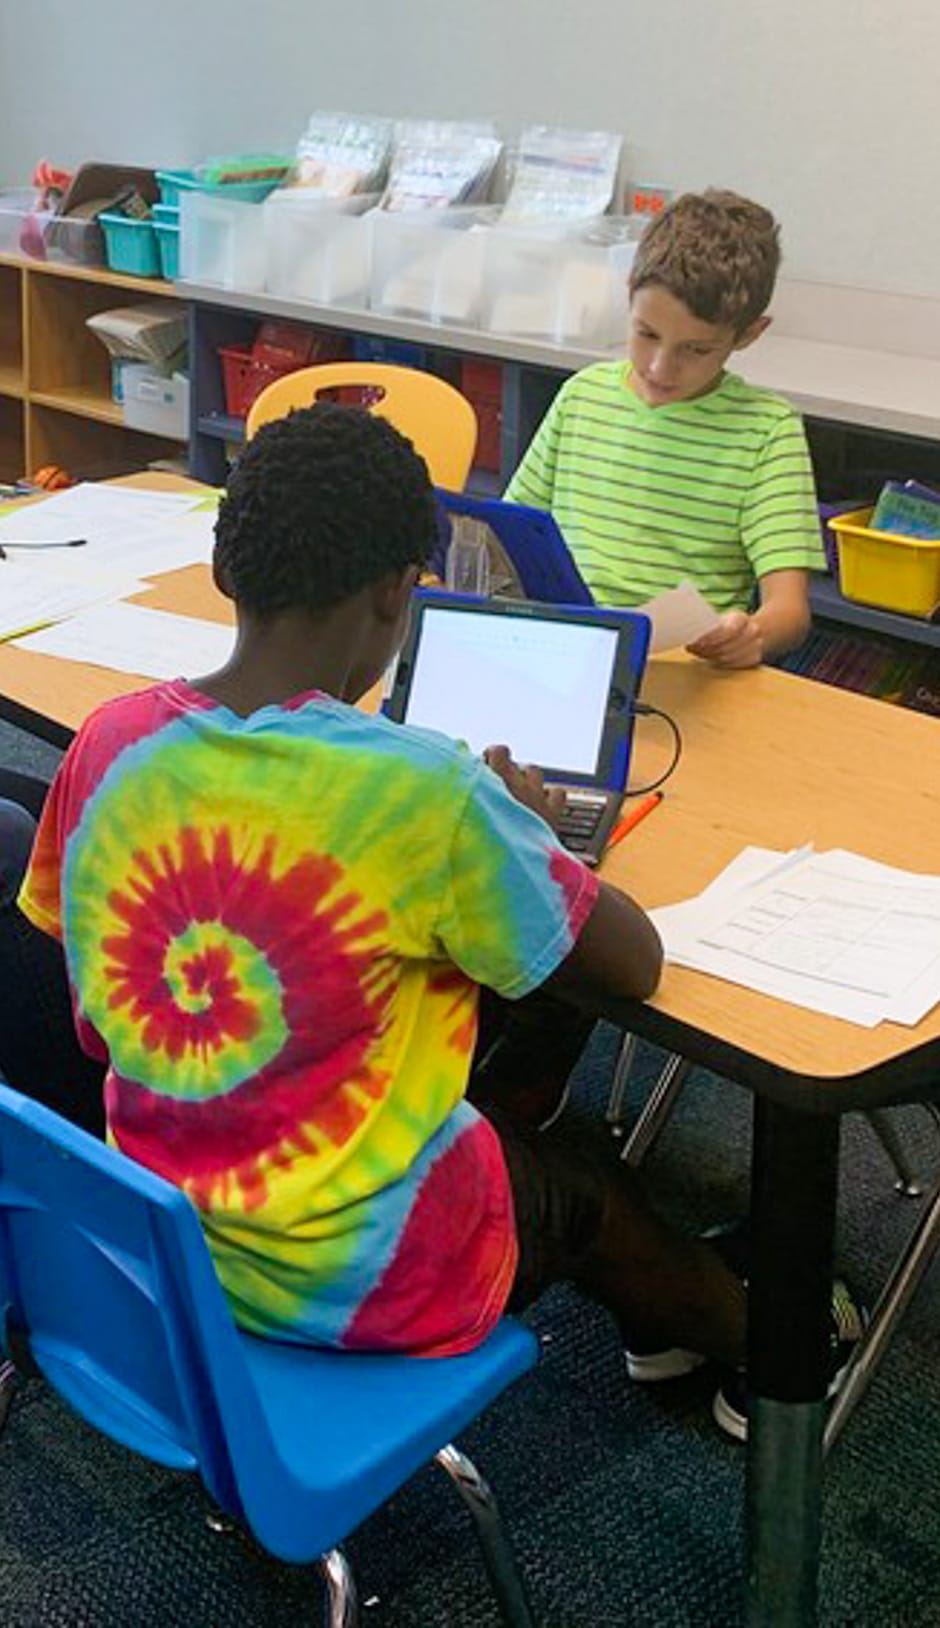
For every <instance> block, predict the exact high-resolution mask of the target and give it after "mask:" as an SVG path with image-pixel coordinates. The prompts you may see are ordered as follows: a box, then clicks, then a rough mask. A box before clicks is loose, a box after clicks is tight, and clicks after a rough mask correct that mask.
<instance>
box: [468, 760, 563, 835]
mask: <svg viewBox="0 0 940 1628" xmlns="http://www.w3.org/2000/svg"><path fill="white" fill-rule="evenodd" d="M483 761H484V763H485V764H487V765H488V767H489V768H491V769H492V771H493V773H494V774H498V775H499V778H500V780H501V781H502V782H503V785H504V786H505V787H506V790H507V791H508V792H511V793H512V796H513V797H515V799H516V802H517V803H524V804H525V807H526V808H531V810H532V812H533V814H538V815H540V816H541V818H542V819H543V820H544V821H545V822H546V824H547V825H550V826H551V828H552V830H553V831H554V830H556V829H557V826H558V822H559V820H560V819H561V817H562V815H563V813H564V811H565V794H564V791H563V790H562V788H561V786H553V787H552V789H551V791H546V790H545V778H544V776H543V774H542V771H541V769H535V768H533V767H532V766H531V765H530V766H529V767H528V768H523V767H522V766H521V764H518V763H516V762H515V761H514V759H513V756H512V753H511V752H510V750H509V747H508V746H488V747H487V748H486V751H485V752H484V753H483Z"/></svg>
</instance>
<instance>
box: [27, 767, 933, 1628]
mask: <svg viewBox="0 0 940 1628" xmlns="http://www.w3.org/2000/svg"><path fill="white" fill-rule="evenodd" d="M12 748H16V750H15V751H14V750H13V749H12ZM40 756H41V754H40ZM52 756H53V758H54V754H53V755H52ZM4 759H5V760H6V761H9V762H11V763H14V762H15V766H16V767H18V768H28V767H33V768H35V769H37V770H38V769H39V768H40V767H41V766H42V763H41V761H40V759H37V758H36V757H35V756H34V757H33V760H32V763H30V762H29V760H28V759H27V758H25V757H24V756H23V755H22V753H21V752H20V750H19V744H18V742H17V741H15V740H14V738H13V737H12V736H10V737H8V738H5V739H0V761H4ZM46 761H48V759H47V760H46ZM617 1040H618V1036H617V1035H616V1034H615V1033H614V1031H612V1030H609V1029H606V1028H605V1027H603V1026H601V1027H600V1028H599V1029H598V1030H597V1031H596V1034H595V1038H594V1041H593V1042H592V1045H591V1047H590V1048H589V1051H588V1053H587V1054H586V1056H585V1058H584V1060H583V1062H582V1065H581V1066H580V1069H579V1072H578V1078H577V1085H576V1090H575V1092H574V1094H573V1102H572V1106H571V1109H570V1112H571V1113H572V1114H574V1115H576V1116H577V1115H589V1116H596V1115H597V1114H599V1113H600V1112H601V1111H602V1108H603V1104H604V1102H605V1100H606V1093H607V1089H608V1084H609V1080H610V1073H611V1069H612V1066H613V1061H614V1057H615V1055H616V1046H617ZM657 1061H658V1060H657V1058H656V1056H655V1054H653V1053H652V1052H650V1051H646V1052H644V1053H643V1054H642V1055H641V1058H640V1060H639V1064H638V1067H637V1069H636V1071H635V1074H634V1082H633V1088H632V1092H631V1111H633V1112H635V1111H636V1106H637V1103H638V1102H640V1101H641V1100H642V1098H643V1096H644V1094H645V1092H646V1090H647V1089H648V1086H649V1083H650V1080H651V1078H652V1076H653V1073H654V1072H655V1069H656V1066H657ZM896 1117H897V1123H898V1126H899V1128H900V1130H901V1131H902V1133H903V1136H904V1138H905V1141H906V1142H907V1144H908V1146H909V1148H910V1150H911V1152H912V1153H913V1154H914V1156H915V1158H916V1160H917V1161H918V1162H919V1164H920V1165H921V1166H922V1167H923V1168H924V1169H925V1171H929V1172H931V1173H932V1174H934V1175H935V1174H936V1171H937V1167H938V1163H940V1157H938V1155H940V1149H938V1145H937V1141H936V1135H935V1132H934V1131H933V1128H932V1126H931V1124H930V1122H929V1121H928V1119H927V1117H926V1115H925V1114H924V1113H923V1111H922V1110H919V1109H916V1108H912V1109H905V1110H899V1111H898V1113H897V1116H896ZM749 1131H750V1102H749V1099H748V1098H747V1096H746V1094H745V1093H743V1092H741V1091H740V1090H738V1089H737V1088H735V1087H733V1086H730V1085H728V1084H727V1083H726V1082H723V1081H719V1080H716V1079H715V1078H714V1077H713V1076H711V1075H708V1074H705V1073H701V1072H700V1073H696V1074H694V1075H693V1076H692V1078H691V1080H690V1082H689V1084H688V1085H687V1086H686V1089H685V1091H684V1093H683V1095H682V1098H681V1099H680V1103H679V1106H678V1109H677V1111H676V1113H675V1115H674V1117H673V1120H672V1122H671V1124H670V1126H669V1127H668V1129H667V1131H666V1132H665V1133H664V1135H663V1136H662V1138H661V1139H660V1141H659V1143H658V1144H657V1146H656V1148H655V1149H654V1151H653V1153H652V1154H651V1156H650V1158H649V1160H648V1162H647V1165H646V1173H647V1180H648V1184H649V1187H650V1190H651V1192H652V1193H653V1194H654V1195H655V1196H656V1198H657V1201H658V1202H659V1203H660V1204H661V1206H662V1208H663V1209H664V1210H665V1211H666V1212H667V1213H669V1214H671V1215H672V1216H673V1217H674V1218H675V1219H676V1220H677V1221H678V1222H680V1223H681V1224H682V1225H684V1226H686V1227H689V1228H694V1227H699V1226H702V1225H706V1224H709V1223H711V1222H715V1221H719V1220H723V1219H727V1218H728V1217H730V1216H733V1215H737V1214H741V1213H743V1211H744V1209H745V1208H746V1202H747V1150H748V1139H749ZM843 1150H844V1152H843V1181H842V1187H841V1198H840V1218H839V1256H840V1262H841V1263H842V1264H843V1265H844V1266H845V1268H846V1270H847V1271H848V1273H849V1274H850V1276H851V1278H852V1281H853V1282H854V1283H855V1284H856V1285H857V1286H858V1288H859V1289H860V1290H861V1291H862V1293H863V1294H864V1295H865V1296H866V1297H868V1298H869V1299H872V1298H873V1297H874V1296H875V1295H876V1293H877V1290H878V1286H879V1284H880V1282H881V1281H882V1279H883V1276H884V1273H885V1271H886V1269H887V1264H888V1262H889V1261H890V1259H891V1258H892V1255H893V1254H894V1253H896V1252H897V1250H898V1248H899V1247H900V1245H901V1243H902V1241H903V1238H904V1236H905V1232H906V1230H907V1229H908V1228H909V1227H910V1226H911V1224H912V1220H913V1218H914V1217H915V1215H916V1212H917V1204H916V1203H912V1201H910V1200H906V1199H902V1198H899V1197H897V1196H896V1195H895V1194H894V1192H893V1190H892V1184H891V1172H890V1169H889V1167H888V1165H887V1164H886V1162H885V1159H884V1156H883V1154H882V1152H881V1150H880V1148H879V1147H878V1144H877V1143H876V1142H875V1140H874V1138H873V1136H872V1134H871V1132H870V1130H869V1129H868V1127H867V1125H866V1123H865V1122H864V1121H863V1120H862V1119H860V1118H856V1117H852V1118H850V1119H849V1120H847V1122H846V1126H845V1133H844V1140H843ZM938 1288H940V1278H938V1275H937V1270H936V1269H934V1270H933V1271H932V1272H931V1274H930V1275H929V1277H928V1279H927V1281H926V1283H925V1284H924V1286H923V1287H922V1289H921V1291H920V1294H919V1296H918V1298H917V1300H916V1301H915V1303H914V1305H913V1306H912V1308H911V1309H910V1311H909V1313H908V1316H907V1318H906V1319H905V1322H904V1324H903V1326H902V1329H901V1331H900V1333H899V1335H898V1337H897V1339H896V1341H895V1343H894V1345H893V1347H892V1349H891V1352H890V1354H889V1357H888V1360H887V1362H886V1363H885V1365H884V1367H883V1369H882V1370H881V1372H880V1374H879V1376H878V1378H877V1379H876V1382H875V1384H874V1386H873V1387H872V1390H871V1392H870V1393H869V1395H868V1397H867V1398H866V1400H865V1402H864V1403H863V1405H862V1407H861V1409H860V1410H859V1412H858V1413H857V1414H856V1416H855V1418H854V1419H853V1420H852V1422H851V1423H850V1425H849V1427H848V1429H847V1431H846V1434H845V1436H844V1437H843V1440H842V1442H841V1443H840V1444H839V1446H838V1448H837V1450H836V1452H835V1454H834V1455H833V1457H832V1459H831V1460H830V1463H829V1466H828V1470H827V1475H826V1504H825V1543H824V1555H823V1565H822V1576H821V1594H822V1609H821V1623H822V1628H855V1625H859V1628H868V1625H870V1628H936V1625H938V1624H940V1508H938V1505H937V1500H936V1497H935V1489H936V1486H937V1479H938V1468H940V1373H938V1363H937V1350H938V1332H940V1306H938ZM533 1322H534V1324H535V1326H536V1327H537V1329H538V1331H539V1333H540V1334H541V1335H542V1336H543V1338H544V1341H545V1343H544V1348H543V1356H542V1360H541V1362H540V1364H539V1366H538V1368H537V1369H536V1370H535V1371H534V1372H533V1373H532V1374H531V1375H528V1376H527V1377H526V1378H525V1379H523V1380H522V1381H520V1382H519V1383H518V1384H517V1385H516V1386H515V1387H514V1388H513V1389H512V1390H511V1391H510V1392H508V1393H507V1394H506V1395H505V1396H503V1397H502V1398H501V1399H500V1400H499V1401H498V1402H497V1403H496V1404H495V1405H494V1406H493V1407H492V1408H491V1409H490V1410H489V1411H488V1413H487V1414H486V1416H485V1417H484V1418H483V1419H481V1420H480V1421H478V1422H477V1424H476V1425H475V1426H474V1427H473V1429H472V1430H470V1431H468V1432H467V1434H466V1436H465V1437H464V1438H463V1439H462V1445H463V1446H464V1447H465V1448H466V1450H467V1451H468V1452H469V1453H471V1455H472V1456H473V1457H474V1458H475V1460H476V1461H477V1463H478V1464H479V1466H480V1468H481V1469H482V1470H483V1471H484V1473H485V1474H486V1475H487V1476H488V1478H489V1480H490V1481H491V1483H492V1485H493V1487H494V1490H495V1491H496V1493H497V1496H498V1498H499V1500H500V1503H501V1505H502V1508H503V1511H504V1514H505V1516H506V1519H507V1522H508V1525H509V1528H510V1531H511V1535H512V1538H513V1542H514V1544H515V1547H516V1551H517V1554H518V1557H519V1561H520V1564H521V1566H522V1568H523V1569H524V1572H525V1575H526V1579H527V1582H528V1584H529V1586H530V1589H531V1593H532V1597H533V1604H534V1607H535V1611H536V1616H537V1620H538V1622H539V1623H540V1624H542V1625H543V1628H627V1625H638V1628H735V1625H737V1624H738V1623H740V1622H741V1620H742V1618H741V1609H740V1577H741V1563H742V1526H741V1505H742V1493H743V1476H742V1470H743V1457H742V1453H741V1450H740V1449H739V1448H737V1447H736V1446H734V1445H733V1444H732V1443H730V1442H728V1441H727V1440H725V1439H724V1438H722V1437H721V1436H720V1435H719V1434H718V1432H717V1431H716V1429H715V1427H714V1425H713V1424H712V1421H711V1416H710V1403H711V1396H712V1391H713V1379H712V1376H711V1375H710V1374H709V1373H708V1372H707V1370H701V1371H699V1372H698V1373H697V1374H695V1375H693V1376H690V1377H689V1378H687V1379H684V1380H679V1381H674V1382H672V1383H670V1384H668V1385H665V1386H657V1387H645V1388H643V1387H639V1386H635V1385H634V1386H631V1385H630V1384H629V1383H628V1381H627V1380H626V1378H625V1375H624V1371H623V1364H622V1356H621V1352H620V1350H619V1348H618V1342H617V1338H616V1334H615V1331H614V1328H613V1326H612V1324H611V1323H610V1321H609V1319H608V1318H607V1317H606V1315H605V1314H604V1313H603V1312H601V1311H600V1310H598V1309H597V1308H596V1307H593V1306H591V1305H590V1304H588V1303H587V1302H585V1301H584V1300H582V1299H580V1298H579V1297H578V1296H577V1295H576V1294H575V1293H574V1292H573V1291H570V1290H567V1289H559V1290H556V1291H553V1292H552V1293H551V1294H550V1295H548V1296H546V1297H545V1299H544V1300H543V1301H542V1302H541V1303H540V1305H539V1307H538V1308H537V1310H536V1312H535V1314H534V1317H533ZM205 1511H206V1504H205V1500H204V1497H203V1495H202V1493H201V1491H200V1489H199V1487H198V1485H196V1484H195V1483H194V1482H192V1481H191V1480H190V1479H188V1478H185V1477H182V1476H179V1475H175V1474H170V1473H168V1472H165V1471H163V1470H159V1469H157V1468H154V1467H153V1466H151V1465H148V1464H146V1463H144V1462H142V1461H141V1460H139V1459H136V1458H134V1457H132V1456H131V1455H130V1454H128V1453H126V1452H124V1451H123V1450H121V1449H119V1448H117V1447H115V1446H113V1445H111V1444H110V1443H108V1442H106V1441H105V1440H103V1439H102V1438H100V1437H99V1436H97V1435H96V1434H95V1433H94V1432H93V1431H91V1430H89V1429H88V1428H87V1427H85V1426H84V1425H83V1424H81V1423H80V1422H79V1421H77V1420H76V1419H74V1418H73V1417H72V1416H71V1415H70V1414H69V1413H67V1412H66V1411H65V1410H64V1409H63V1408H62V1407H61V1406H60V1405H59V1404H58V1403H57V1402H56V1400H55V1399H54V1398H53V1397H52V1396H51V1395H50V1394H49V1393H48V1392H47V1391H46V1390H45V1389H44V1387H43V1386H42V1385H41V1384H39V1383H37V1382H32V1383H29V1384H27V1385H25V1386H23V1387H22V1388H21V1389H20V1391H19V1392H18V1395H17V1398H16V1400H15V1402H14V1407H13V1410H12V1412H11V1417H10V1420H9V1423H8V1426H7V1429H6V1431H5V1433H4V1436H3V1438H2V1440H0V1628H151V1625H153V1624H157V1623H159V1624H161V1625H162V1628H177V1625H179V1628H301V1625H311V1624H314V1623H317V1622H319V1621H321V1620H322V1618H321V1612H322V1594H321V1591H320V1587H319V1583H318V1580H317V1576H316V1573H315V1572H314V1571H313V1570H310V1569H297V1568H290V1567H287V1566H283V1565H280V1564H278V1563H275V1562H273V1561H271V1560H270V1559H268V1558H267V1557H266V1556H265V1555H263V1554H262V1553H261V1552H260V1551H259V1550H258V1548H257V1546H256V1545H254V1544H253V1543H252V1542H251V1540H250V1539H248V1538H247V1537H245V1536H243V1535H241V1534H237V1533H236V1534H232V1535H228V1536H218V1535H216V1534H214V1533H212V1532H211V1531H209V1530H208V1528H207V1527H206V1525H205V1519H204V1517H205ZM348 1552H349V1555H350V1558H351V1559H352V1561H353V1563H354V1566H355V1568H356V1572H357V1577H358V1581H359V1586H360V1590H361V1594H362V1597H363V1599H364V1600H365V1601H366V1602H368V1603H367V1606H366V1609H365V1611H364V1620H365V1623H366V1625H367V1628H436V1625H438V1624H440V1625H442V1628H444V1625H447V1628H497V1625H498V1620H499V1619H498V1616H497V1613H496V1610H495V1608H494V1606H493V1604H492V1601H491V1598H490V1595H489V1592H488V1587H487V1583H486V1579H485V1576H484V1574H483V1571H482V1567H481V1564H480V1561H479V1558H478V1555H477V1552H476V1549H475V1546H474V1541H473V1537H472V1533H471V1530H470V1527H469V1524H468V1519H467V1517H466V1515H465V1512H464V1510H463V1508H462V1506H461V1504H460V1502H459V1500H458V1499H457V1498H456V1496H455V1495H454V1494H453V1492H452V1491H451V1488H450V1486H449V1483H448V1482H447V1481H446V1479H445V1477H444V1476H443V1475H442V1474H441V1472H439V1471H437V1470H435V1469H433V1468H431V1469H428V1470H427V1471H424V1472H422V1473H421V1474H420V1475H418V1476H416V1477H415V1478H414V1479H413V1481H412V1482H411V1483H409V1485H408V1486H407V1487H405V1488H404V1489H403V1490H402V1491H401V1492H400V1493H399V1494H398V1495H397V1496H396V1497H395V1498H394V1499H392V1500H391V1501H390V1502H389V1503H388V1505H386V1507H385V1508H384V1509H383V1510H382V1511H381V1512H380V1513H379V1514H377V1515H376V1516H375V1517H373V1518H372V1519H371V1520H369V1521H368V1522H367V1523H366V1524H365V1525H364V1526H363V1527H362V1528H361V1529H360V1530H359V1531H358V1532H357V1533H355V1534H354V1535H353V1537H352V1539H351V1540H350V1543H349V1545H348Z"/></svg>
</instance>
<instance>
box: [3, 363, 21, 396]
mask: <svg viewBox="0 0 940 1628" xmlns="http://www.w3.org/2000/svg"><path fill="white" fill-rule="evenodd" d="M25 394H26V381H25V379H24V378H23V369H22V368H21V367H14V366H10V365H8V364H6V363H4V362H0V396H13V397H14V398H15V399H16V400H18V401H22V399H23V397H24V396H25Z"/></svg>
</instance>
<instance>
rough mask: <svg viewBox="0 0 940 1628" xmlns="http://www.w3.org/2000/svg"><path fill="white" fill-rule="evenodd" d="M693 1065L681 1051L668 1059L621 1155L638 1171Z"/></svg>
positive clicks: (625, 1162)
mask: <svg viewBox="0 0 940 1628" xmlns="http://www.w3.org/2000/svg"><path fill="white" fill-rule="evenodd" d="M691 1067H692V1064H691V1063H689V1062H687V1061H686V1059H685V1058H684V1057H680V1056H679V1055H678V1053H677V1052H673V1053H672V1055H671V1056H670V1057H669V1058H668V1060H667V1062H666V1066H665V1068H664V1069H663V1071H662V1073H661V1074H660V1076H659V1079H658V1080H657V1081H656V1084H655V1085H654V1086H653V1089H652V1091H651V1092H650V1094H649V1096H648V1097H647V1099H646V1103H645V1104H644V1107H643V1111H642V1113H641V1114H640V1116H639V1118H638V1119H637V1122H636V1124H635V1125H634V1127H633V1129H632V1131H631V1132H630V1135H629V1136H628V1137H627V1139H626V1141H625V1142H624V1144H623V1149H622V1152H621V1154H620V1157H621V1159H622V1160H623V1162H624V1164H628V1165H630V1167H631V1169H634V1170H635V1169H636V1167H637V1165H639V1164H642V1162H643V1160H644V1159H645V1158H646V1155H647V1154H648V1152H649V1150H650V1148H651V1147H652V1145H653V1143H654V1142H655V1141H656V1138H657V1136H658V1135H659V1133H660V1131H661V1130H662V1129H663V1127H664V1126H665V1124H666V1121H667V1120H668V1118H669V1116H670V1114H671V1113H672V1110H673V1108H674V1107H675V1105H676V1098H677V1097H678V1095H679V1092H680V1091H681V1090H682V1087H683V1085H684V1084H685V1081H686V1077H687V1075H688V1074H689V1071H690V1070H691Z"/></svg>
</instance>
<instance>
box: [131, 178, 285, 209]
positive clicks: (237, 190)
mask: <svg viewBox="0 0 940 1628" xmlns="http://www.w3.org/2000/svg"><path fill="white" fill-rule="evenodd" d="M156 177H157V185H158V187H159V188H160V207H161V208H169V209H178V208H179V202H180V193H181V192H212V193H215V195H216V196H217V197H221V198H234V199H235V200H236V201H237V202H238V203H263V201H264V199H265V198H266V197H267V195H268V193H269V192H273V191H274V188H275V187H276V186H280V178H278V179H275V180H271V179H270V178H269V179H268V180H266V181H232V182H231V183H228V182H224V181H223V182H221V183H214V182H212V181H207V180H203V179H202V178H201V176H200V172H199V171H197V170H157V171H156Z"/></svg>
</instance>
